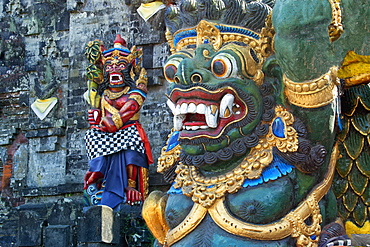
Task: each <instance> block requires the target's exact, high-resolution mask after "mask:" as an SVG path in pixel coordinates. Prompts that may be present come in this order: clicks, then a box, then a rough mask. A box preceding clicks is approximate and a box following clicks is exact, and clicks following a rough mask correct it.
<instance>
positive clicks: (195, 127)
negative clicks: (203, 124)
mask: <svg viewBox="0 0 370 247" xmlns="http://www.w3.org/2000/svg"><path fill="white" fill-rule="evenodd" d="M197 129H199V126H192V127H191V130H197Z"/></svg>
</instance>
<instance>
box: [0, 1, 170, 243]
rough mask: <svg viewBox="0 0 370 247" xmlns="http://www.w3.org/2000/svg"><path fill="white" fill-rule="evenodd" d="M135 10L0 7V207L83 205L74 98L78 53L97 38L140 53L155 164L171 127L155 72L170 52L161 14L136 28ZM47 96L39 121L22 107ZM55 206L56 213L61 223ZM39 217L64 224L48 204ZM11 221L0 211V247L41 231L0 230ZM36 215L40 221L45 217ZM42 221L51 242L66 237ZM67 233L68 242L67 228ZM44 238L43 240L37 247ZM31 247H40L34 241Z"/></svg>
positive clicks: (58, 4) (83, 118) (85, 5)
mask: <svg viewBox="0 0 370 247" xmlns="http://www.w3.org/2000/svg"><path fill="white" fill-rule="evenodd" d="M126 3H128V4H130V5H126ZM139 5H140V2H139V1H121V0H113V1H99V0H89V1H80V0H63V1H36V2H35V1H31V0H20V1H19V0H10V1H8V0H7V1H5V0H3V1H0V10H1V11H0V82H1V83H0V116H1V121H0V122H1V123H0V127H1V128H0V193H1V197H2V198H3V199H4V201H6V202H7V203H6V204H5V206H6V207H11V205H13V206H17V205H19V204H20V203H24V201H28V203H30V202H37V203H39V202H42V201H44V199H45V198H47V201H48V202H50V201H53V202H54V203H56V204H58V203H60V201H58V199H60V198H63V197H64V196H65V195H66V194H67V195H70V194H73V195H74V196H76V197H78V196H80V197H82V188H83V176H84V174H85V172H86V170H87V167H88V165H87V162H88V161H87V156H86V151H85V146H84V141H83V138H84V134H85V132H86V130H87V128H89V124H88V122H87V110H88V106H87V104H86V103H85V102H84V99H83V96H82V95H83V93H84V92H85V91H86V88H87V87H86V79H85V73H86V72H85V69H86V65H87V60H86V58H85V56H84V46H85V44H86V43H87V42H89V41H91V40H94V39H100V40H102V41H104V42H105V44H106V45H107V46H109V45H111V44H112V42H113V40H114V39H115V36H116V34H118V33H120V34H121V35H122V37H124V38H125V39H126V40H127V44H128V47H129V48H131V47H132V46H133V45H137V46H140V47H142V48H143V50H144V59H145V63H144V65H145V67H146V69H147V71H148V77H149V94H148V99H147V100H146V102H145V105H144V107H143V109H142V111H141V112H142V115H141V122H142V125H143V127H144V129H145V130H146V132H147V134H148V137H149V140H150V143H151V146H152V149H153V153H154V159H155V160H156V158H157V157H158V156H159V153H160V149H161V146H162V144H163V143H164V140H165V139H166V137H167V134H168V133H167V132H166V131H164V130H165V129H169V128H170V126H171V124H172V116H171V113H169V112H168V111H167V109H166V108H167V107H166V105H165V102H166V98H165V97H164V91H165V87H166V83H165V80H164V78H163V74H162V68H161V66H162V65H163V62H164V61H165V60H166V58H167V56H168V53H169V52H168V51H169V50H168V46H167V45H166V44H164V42H165V38H164V30H165V29H164V25H163V11H160V12H159V13H157V14H156V15H155V16H153V17H152V18H151V19H150V20H149V21H148V22H145V21H144V20H142V19H141V18H140V17H139V15H138V14H137V12H136V9H137V7H138V6H139ZM143 34H145V35H143ZM47 97H57V99H58V103H57V105H56V106H55V107H54V108H53V109H52V110H51V111H50V112H49V113H48V115H47V116H46V118H45V119H44V120H40V119H39V118H38V117H37V116H36V114H35V113H34V112H33V111H32V110H31V109H30V106H31V104H33V103H34V102H35V101H36V99H41V98H47ZM19 133H23V134H24V136H25V137H26V138H27V141H28V143H27V144H25V143H23V144H21V145H20V144H19V143H15V142H14V140H15V139H16V138H17V136H18V135H19ZM9 150H13V151H14V152H13V151H12V152H10V151H9ZM5 168H7V169H5ZM3 170H6V171H7V172H10V174H9V176H10V178H9V181H10V182H8V180H6V183H5V182H3V181H5V180H4V179H3V173H2V172H3ZM150 174H151V175H150V183H151V184H153V185H154V186H156V187H158V186H162V185H164V184H165V183H164V181H163V179H162V177H161V176H158V174H157V173H156V168H155V166H151V167H150ZM63 203H65V202H63ZM63 203H62V204H63ZM67 204H68V203H67ZM26 205H27V204H26ZM58 205H59V204H58ZM61 208H62V207H61V206H60V207H59V208H58V209H57V212H56V214H59V213H60V214H61V215H64V214H63V213H64V212H65V211H63V212H61ZM48 209H49V213H50V217H49V218H48V221H50V222H52V223H53V224H55V225H59V226H60V225H61V226H64V225H68V224H72V222H73V221H69V223H67V222H62V221H61V220H60V219H58V220H56V218H55V217H51V215H54V216H55V214H53V212H52V210H51V208H50V205H49V208H48ZM22 210H23V209H22ZM22 210H21V211H22ZM27 210H28V209H27ZM50 210H51V211H50ZM53 210H54V209H53ZM69 210H71V211H70V212H71V214H72V212H77V211H78V209H77V208H75V207H72V208H70V209H69ZM9 211H11V208H10V209H9ZM23 211H24V210H23ZM23 211H22V212H23ZM29 211H30V213H29V215H31V216H30V217H34V218H37V217H38V216H37V215H39V212H38V211H37V210H36V211H35V209H34V208H30V209H29ZM66 211H68V210H67V209H66ZM27 212H28V211H27ZM34 212H36V213H35V214H34ZM13 216H14V215H13ZM13 216H10V214H1V213H0V220H1V222H4V224H0V236H4V237H0V246H4V247H5V246H7V244H9V245H8V246H14V242H15V239H16V237H15V236H17V228H18V229H19V230H22V232H23V233H27V232H30V231H31V230H34V231H36V230H37V231H38V230H40V229H41V228H40V224H39V225H38V227H36V225H34V226H33V227H31V226H30V225H25V227H26V228H22V229H20V228H19V227H18V224H12V225H14V228H12V227H7V228H6V229H5V226H9V225H10V224H11V223H12V222H13V221H14V220H15V221H17V219H14V218H12V217H13ZM14 217H16V216H14ZM40 217H41V218H43V220H46V218H47V217H46V213H45V215H41V216H40ZM40 217H39V219H40ZM53 219H54V220H53ZM50 222H49V226H48V227H49V228H48V231H49V232H50V234H51V232H53V231H59V232H60V234H61V235H63V234H66V233H63V231H64V230H66V229H64V228H63V227H61V228H58V227H56V228H55V227H54V228H53V225H51V224H50ZM21 223H22V222H21ZM21 223H20V224H21ZM39 223H42V222H39ZM27 224H28V223H27ZM27 227H29V228H27ZM45 227H46V225H45V226H44V230H46V228H45ZM27 229H29V230H27ZM70 231H71V234H75V233H73V231H74V228H70ZM45 233H46V232H45ZM36 235H37V234H36ZM23 236H25V235H24V234H23V235H22V234H21V235H19V238H17V239H18V243H17V245H18V244H21V243H22V241H23V239H26V238H27V237H24V238H23ZM49 240H50V239H49ZM49 240H47V239H46V238H45V239H44V240H42V241H45V242H44V243H45V244H46V241H49ZM32 241H34V242H35V243H36V242H37V243H40V241H41V236H40V238H39V239H34V240H32ZM48 243H49V242H48ZM24 244H26V243H24ZM91 244H92V243H91ZM101 244H103V243H101ZM86 246H87V245H86ZM89 246H90V245H89Z"/></svg>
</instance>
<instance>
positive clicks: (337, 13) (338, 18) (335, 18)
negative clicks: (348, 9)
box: [328, 0, 344, 42]
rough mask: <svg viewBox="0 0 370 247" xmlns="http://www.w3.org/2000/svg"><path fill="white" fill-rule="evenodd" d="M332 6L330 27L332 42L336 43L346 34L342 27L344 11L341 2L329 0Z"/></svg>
mask: <svg viewBox="0 0 370 247" xmlns="http://www.w3.org/2000/svg"><path fill="white" fill-rule="evenodd" d="M329 3H330V6H331V23H330V24H329V26H328V33H329V39H330V42H334V41H336V40H337V39H339V37H340V36H341V35H342V33H343V32H344V30H343V25H342V11H341V9H340V0H329Z"/></svg>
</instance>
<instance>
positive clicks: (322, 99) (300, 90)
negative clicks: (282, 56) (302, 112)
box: [283, 67, 339, 108]
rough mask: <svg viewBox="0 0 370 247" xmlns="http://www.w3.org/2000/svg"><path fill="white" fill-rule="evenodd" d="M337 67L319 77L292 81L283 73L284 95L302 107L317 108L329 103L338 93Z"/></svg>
mask: <svg viewBox="0 0 370 247" xmlns="http://www.w3.org/2000/svg"><path fill="white" fill-rule="evenodd" d="M336 74H337V67H332V68H330V70H329V71H328V72H327V73H325V74H323V75H322V76H320V77H319V78H316V79H313V80H309V81H304V82H293V81H292V80H290V79H288V78H287V77H286V76H285V75H284V78H283V80H284V84H285V95H286V97H287V98H288V99H289V102H290V103H292V104H293V105H296V106H300V107H303V108H317V107H320V106H325V105H328V104H330V103H331V102H332V101H333V100H334V99H335V98H336V97H337V95H338V89H337V85H339V79H338V78H337V75H336Z"/></svg>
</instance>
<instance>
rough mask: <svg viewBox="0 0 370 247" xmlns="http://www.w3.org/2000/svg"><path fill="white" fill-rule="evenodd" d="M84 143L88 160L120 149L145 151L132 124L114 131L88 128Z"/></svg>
mask: <svg viewBox="0 0 370 247" xmlns="http://www.w3.org/2000/svg"><path fill="white" fill-rule="evenodd" d="M85 144H86V151H87V155H88V157H89V159H90V160H92V159H94V158H96V157H99V156H103V155H109V154H113V153H116V152H119V151H121V150H128V149H131V150H135V151H138V152H141V153H144V152H145V149H144V144H143V142H142V140H141V138H140V135H139V133H138V131H137V129H136V127H135V126H134V125H132V126H130V127H127V128H125V129H122V130H120V131H117V132H114V133H109V132H104V131H101V130H98V129H94V128H93V129H89V130H88V131H87V132H86V135H85Z"/></svg>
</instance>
